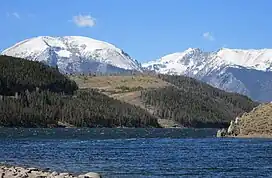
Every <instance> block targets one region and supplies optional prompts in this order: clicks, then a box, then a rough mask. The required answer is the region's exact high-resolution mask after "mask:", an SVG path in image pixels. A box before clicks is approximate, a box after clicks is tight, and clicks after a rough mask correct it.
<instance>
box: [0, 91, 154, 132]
mask: <svg viewBox="0 0 272 178" xmlns="http://www.w3.org/2000/svg"><path fill="white" fill-rule="evenodd" d="M59 121H61V122H62V123H69V124H71V125H74V126H76V127H159V125H158V123H157V119H156V118H155V117H154V116H152V115H150V114H148V113H147V112H146V111H145V110H143V109H141V108H139V107H136V106H132V105H129V104H127V103H123V102H121V101H119V100H115V99H113V98H110V97H108V96H106V95H104V94H101V93H99V92H97V91H95V90H86V91H81V90H79V91H77V92H76V93H75V95H73V96H71V95H61V94H58V93H53V92H50V91H39V92H38V91H34V92H28V91H26V92H24V93H21V94H20V95H19V96H18V97H17V98H14V97H10V96H4V97H3V98H2V99H1V100H0V125H1V126H5V127H58V122H59Z"/></svg>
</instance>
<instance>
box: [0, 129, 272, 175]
mask: <svg viewBox="0 0 272 178" xmlns="http://www.w3.org/2000/svg"><path fill="white" fill-rule="evenodd" d="M215 135H216V130H215V129H88V128H84V129H11V128H0V163H8V164H14V165H19V166H31V167H33V166H34V167H39V168H50V169H51V170H54V171H59V172H72V173H85V172H91V171H94V172H99V173H101V174H102V176H103V177H106V178H107V177H108V178H111V177H113V178H115V177H120V178H126V177H128V178H130V177H137V178H138V177H143V178H148V177H150V178H155V177H271V176H272V140H271V139H238V138H215Z"/></svg>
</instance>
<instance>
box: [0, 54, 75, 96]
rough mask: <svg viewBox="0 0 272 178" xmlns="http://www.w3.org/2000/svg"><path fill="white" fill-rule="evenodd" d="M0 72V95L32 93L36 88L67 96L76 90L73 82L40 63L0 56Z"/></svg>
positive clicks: (54, 69)
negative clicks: (62, 93)
mask: <svg viewBox="0 0 272 178" xmlns="http://www.w3.org/2000/svg"><path fill="white" fill-rule="evenodd" d="M0 71H1V72H0V95H14V94H15V92H19V93H20V92H24V91H25V90H28V91H34V90H36V87H38V88H39V89H41V90H49V91H52V92H64V93H69V94H72V93H73V92H74V91H75V90H77V85H76V83H75V82H74V81H71V80H69V78H67V77H66V76H64V75H62V74H61V73H60V72H59V71H58V70H57V69H56V68H52V67H49V66H47V65H44V64H42V63H40V62H33V61H28V60H24V59H20V58H14V57H9V56H0Z"/></svg>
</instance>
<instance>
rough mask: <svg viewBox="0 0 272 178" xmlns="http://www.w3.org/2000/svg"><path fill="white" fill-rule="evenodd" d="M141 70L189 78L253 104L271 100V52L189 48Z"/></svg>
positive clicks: (144, 65) (145, 65)
mask: <svg viewBox="0 0 272 178" xmlns="http://www.w3.org/2000/svg"><path fill="white" fill-rule="evenodd" d="M142 66H143V67H144V68H146V69H149V70H154V71H156V72H157V73H162V74H175V75H186V76H190V77H193V78H196V79H199V80H202V81H204V82H206V83H209V84H211V85H212V86H215V87H217V88H221V89H224V90H226V91H230V92H237V93H241V94H245V95H248V96H250V97H252V98H253V99H256V100H260V101H271V100H272V95H271V94H272V92H270V91H272V68H271V66H272V49H261V50H241V49H227V48H222V49H220V50H218V51H215V52H204V51H201V50H200V49H198V48H194V49H193V48H189V49H188V50H186V51H184V52H180V53H174V54H170V55H166V56H164V57H162V58H161V59H157V60H155V61H151V62H148V63H145V64H143V65H142ZM253 73H254V75H252V74H253ZM253 78H254V80H253Z"/></svg>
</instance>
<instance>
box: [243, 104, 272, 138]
mask: <svg viewBox="0 0 272 178" xmlns="http://www.w3.org/2000/svg"><path fill="white" fill-rule="evenodd" d="M239 129H240V134H239V135H238V136H242V137H244V136H252V137H262V136H264V137H267V136H270V137H271V136H272V103H268V104H262V105H259V106H258V107H256V108H255V109H253V110H252V111H251V112H249V113H245V114H244V115H243V116H242V117H241V118H240V121H239Z"/></svg>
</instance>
